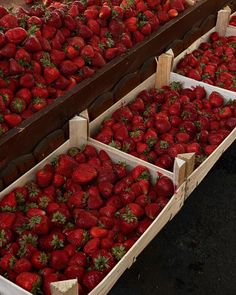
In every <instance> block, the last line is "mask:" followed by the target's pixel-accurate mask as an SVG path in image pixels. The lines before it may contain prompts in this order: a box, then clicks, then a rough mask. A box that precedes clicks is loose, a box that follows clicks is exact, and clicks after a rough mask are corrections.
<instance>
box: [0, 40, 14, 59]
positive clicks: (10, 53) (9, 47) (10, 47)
mask: <svg viewBox="0 0 236 295" xmlns="http://www.w3.org/2000/svg"><path fill="white" fill-rule="evenodd" d="M16 51H17V48H16V45H15V44H14V43H7V44H6V45H4V46H3V47H2V48H1V49H0V55H2V56H3V57H6V58H14V56H15V54H16Z"/></svg>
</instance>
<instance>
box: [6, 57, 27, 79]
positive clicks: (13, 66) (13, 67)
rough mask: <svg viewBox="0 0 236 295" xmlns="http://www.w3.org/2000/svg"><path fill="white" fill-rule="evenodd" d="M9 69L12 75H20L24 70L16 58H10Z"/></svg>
mask: <svg viewBox="0 0 236 295" xmlns="http://www.w3.org/2000/svg"><path fill="white" fill-rule="evenodd" d="M9 71H10V74H11V75H12V76H14V75H19V74H22V73H23V72H24V68H23V67H22V66H21V65H20V64H19V63H18V62H17V61H16V60H15V59H14V58H10V66H9Z"/></svg>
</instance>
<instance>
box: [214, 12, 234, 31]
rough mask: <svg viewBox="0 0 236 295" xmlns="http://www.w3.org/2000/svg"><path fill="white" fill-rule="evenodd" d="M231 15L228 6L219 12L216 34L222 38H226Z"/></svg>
mask: <svg viewBox="0 0 236 295" xmlns="http://www.w3.org/2000/svg"><path fill="white" fill-rule="evenodd" d="M230 14H231V9H230V7H229V6H226V7H225V8H224V9H222V10H219V11H218V15H217V21H216V32H218V33H219V35H220V36H225V34H226V29H227V26H228V24H229V18H230Z"/></svg>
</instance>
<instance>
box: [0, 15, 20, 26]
mask: <svg viewBox="0 0 236 295" xmlns="http://www.w3.org/2000/svg"><path fill="white" fill-rule="evenodd" d="M0 26H1V27H3V28H5V29H11V28H16V27H18V19H17V18H16V16H14V15H12V14H6V15H4V16H3V17H1V19H0Z"/></svg>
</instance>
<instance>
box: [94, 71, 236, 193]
mask: <svg viewBox="0 0 236 295" xmlns="http://www.w3.org/2000/svg"><path fill="white" fill-rule="evenodd" d="M155 77H156V75H155V74H153V75H152V76H151V77H150V78H148V79H147V80H145V81H144V82H143V83H141V84H140V85H139V86H138V87H136V88H135V89H134V90H132V91H131V92H129V93H128V94H127V95H126V96H124V97H123V98H122V99H121V100H119V101H118V102H117V103H116V104H114V105H113V106H112V107H111V108H109V109H108V110H107V111H105V112H104V113H103V114H101V115H100V116H98V117H97V118H96V119H95V120H93V121H92V122H91V123H90V125H89V127H90V128H89V132H90V139H89V142H91V143H95V142H97V140H95V139H93V138H91V137H93V136H94V135H95V134H96V133H97V131H98V130H99V128H100V126H101V123H102V122H103V120H104V119H105V118H108V117H110V116H111V114H112V113H113V112H114V111H115V110H117V109H118V108H120V107H121V106H123V105H126V104H127V103H128V102H130V101H132V100H133V99H134V98H135V97H136V96H137V94H138V93H139V92H140V91H142V90H144V89H149V88H151V87H154V85H155ZM170 81H171V82H172V81H176V82H181V83H182V85H183V87H184V88H191V87H192V86H197V85H199V84H200V83H199V81H195V80H193V79H189V78H186V77H184V76H181V75H178V74H176V73H171V76H170ZM200 85H201V84H200ZM204 88H205V90H206V93H207V95H209V94H210V93H211V92H212V91H218V92H219V93H221V94H222V95H223V97H224V98H225V101H228V100H230V99H234V100H236V95H234V96H232V92H231V91H228V90H225V89H222V88H218V87H213V86H211V85H208V84H205V83H204ZM235 139H236V128H234V130H233V131H232V132H231V133H230V134H229V135H228V136H227V137H226V138H225V140H224V141H223V142H222V143H221V144H220V145H219V146H218V148H217V149H216V150H215V151H214V152H213V153H212V154H211V155H210V156H209V157H208V158H207V159H206V160H205V161H204V162H203V163H202V164H201V165H200V166H199V167H198V168H197V169H196V170H195V171H193V172H192V173H191V174H190V175H186V198H187V197H188V196H189V195H190V194H191V192H192V191H193V190H194V189H195V188H196V187H197V186H198V185H199V183H200V182H201V181H202V180H203V178H204V177H205V176H206V175H207V173H208V172H209V171H210V169H211V168H212V167H213V165H214V164H215V163H216V161H217V160H218V159H219V158H220V156H221V155H222V153H223V152H224V151H225V150H226V149H227V148H228V147H229V146H230V145H231V144H232V143H233V142H234V140H235ZM100 145H101V146H104V147H105V146H106V145H105V144H103V143H100ZM108 148H109V149H110V150H113V149H114V148H113V147H108ZM121 153H123V154H125V153H124V152H122V151H121ZM130 158H133V159H137V158H136V157H134V156H131V155H130ZM142 162H143V163H145V161H142ZM146 165H148V166H150V167H153V168H154V167H156V169H157V170H158V171H160V172H162V173H163V172H164V173H166V174H167V175H169V177H172V179H173V180H174V182H175V184H176V185H177V186H178V181H179V177H178V176H177V174H176V170H175V168H174V171H173V172H170V171H167V170H165V169H162V168H160V167H157V166H155V165H153V164H150V163H149V164H146ZM177 171H178V170H177Z"/></svg>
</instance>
